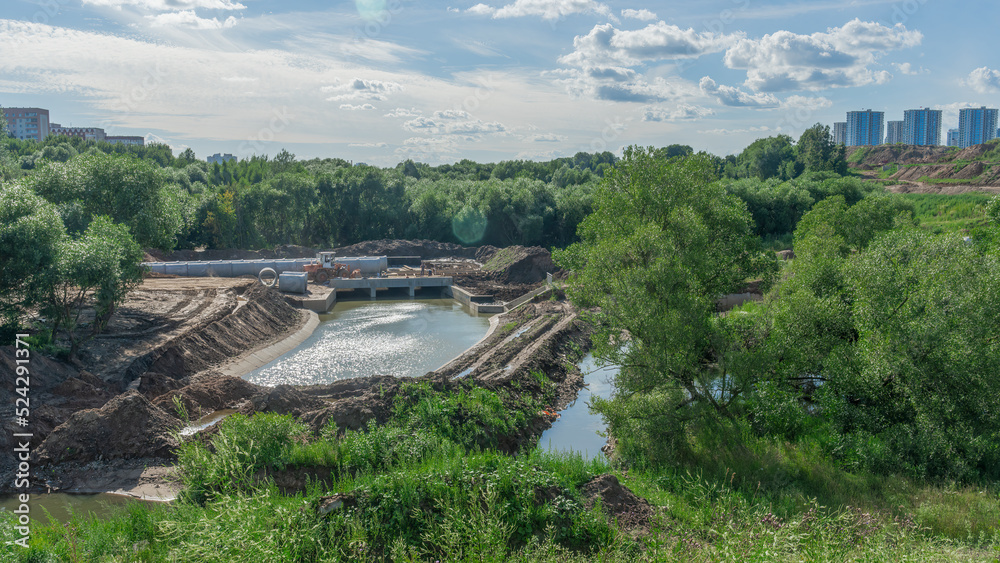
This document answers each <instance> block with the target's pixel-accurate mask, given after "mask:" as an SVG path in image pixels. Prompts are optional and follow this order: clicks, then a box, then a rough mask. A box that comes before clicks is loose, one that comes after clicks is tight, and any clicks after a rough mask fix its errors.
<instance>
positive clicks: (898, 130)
mask: <svg viewBox="0 0 1000 563" xmlns="http://www.w3.org/2000/svg"><path fill="white" fill-rule="evenodd" d="M902 142H903V122H902V121H886V122H885V143H886V144H887V145H895V144H896V143H902Z"/></svg>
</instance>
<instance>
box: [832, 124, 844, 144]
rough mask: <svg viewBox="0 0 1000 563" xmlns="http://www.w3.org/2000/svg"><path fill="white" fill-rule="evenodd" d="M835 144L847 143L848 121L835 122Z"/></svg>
mask: <svg viewBox="0 0 1000 563" xmlns="http://www.w3.org/2000/svg"><path fill="white" fill-rule="evenodd" d="M833 144H835V145H846V144H847V122H846V121H837V122H835V123H834V124H833Z"/></svg>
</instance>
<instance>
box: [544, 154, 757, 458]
mask: <svg viewBox="0 0 1000 563" xmlns="http://www.w3.org/2000/svg"><path fill="white" fill-rule="evenodd" d="M714 174H715V171H714V167H713V164H712V163H711V161H710V160H709V159H708V158H706V157H704V156H700V155H699V156H692V157H688V158H684V159H680V160H671V161H665V160H663V159H659V158H656V155H655V152H654V150H653V149H652V148H649V149H641V148H636V147H630V148H628V149H627V150H626V151H625V156H624V158H623V159H622V160H621V161H620V162H619V164H618V167H617V168H616V169H615V170H614V171H612V172H611V173H610V174H609V175H608V176H607V177H606V178H605V180H604V182H603V183H602V184H601V188H600V190H599V191H598V194H597V197H596V200H595V204H594V205H595V210H594V212H593V213H592V214H591V215H590V216H588V217H587V218H586V219H584V220H583V222H582V223H581V225H580V230H579V235H580V238H581V241H580V242H579V243H576V244H574V245H572V246H570V247H569V248H568V249H567V250H566V251H564V252H557V253H556V259H557V261H558V262H559V263H560V264H561V265H562V266H563V267H565V268H567V269H570V270H572V271H573V272H575V273H576V278H575V281H574V282H573V283H572V284H571V285H570V287H569V289H568V293H569V295H570V297H571V298H572V300H573V301H574V302H575V303H576V304H578V305H580V306H582V307H598V308H599V309H598V310H599V313H596V314H594V315H593V320H594V321H595V322H596V324H597V326H598V330H597V334H596V336H595V337H594V351H595V352H594V353H595V355H596V356H597V357H598V358H600V359H601V360H603V361H606V362H609V363H613V364H618V365H620V366H621V369H620V371H619V373H618V375H617V377H616V378H615V385H616V389H617V391H616V394H615V396H614V398H612V399H610V400H607V401H598V402H597V403H596V404H595V408H596V410H598V412H600V413H601V414H602V415H604V417H605V418H606V420H607V421H608V424H609V428H610V431H611V433H612V434H614V435H615V436H616V437H619V439H620V442H619V444H620V445H621V446H622V452H623V454H624V455H626V456H629V455H630V454H634V453H635V452H636V451H637V450H642V452H643V454H642V455H643V456H644V457H647V459H659V460H665V459H670V458H673V457H674V456H675V455H676V454H677V453H678V451H679V450H681V449H683V447H684V446H683V444H684V443H685V431H686V428H687V426H688V425H689V424H690V422H691V421H692V420H695V419H697V418H698V417H699V416H700V415H701V414H702V413H703V412H705V411H706V409H707V411H710V412H714V413H721V414H723V415H725V414H726V412H727V408H728V400H723V399H722V398H721V397H718V396H717V395H716V394H714V393H713V392H712V389H711V386H712V384H713V380H714V378H715V375H717V374H716V373H715V367H714V366H713V364H714V361H715V360H714V357H715V348H714V345H713V339H714V333H715V328H714V325H713V321H712V319H713V317H714V313H715V301H716V299H717V298H718V297H720V296H721V295H724V294H726V293H729V292H732V291H733V290H735V289H737V288H739V287H740V286H741V285H742V284H743V283H744V282H745V281H746V280H748V279H754V278H764V279H765V281H767V280H769V279H770V278H771V277H772V276H773V275H774V273H775V272H776V263H775V261H774V258H773V254H772V255H770V256H768V255H767V254H765V253H763V252H762V251H761V249H760V241H759V239H758V238H757V237H755V236H754V234H753V221H752V220H751V218H750V214H749V213H748V212H747V209H746V206H745V205H744V204H743V202H742V201H740V200H739V199H738V198H736V197H735V196H731V195H728V194H726V193H725V191H724V190H723V189H722V187H720V186H719V185H718V184H716V183H714V182H713V180H714V179H715V177H714Z"/></svg>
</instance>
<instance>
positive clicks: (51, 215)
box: [0, 184, 66, 342]
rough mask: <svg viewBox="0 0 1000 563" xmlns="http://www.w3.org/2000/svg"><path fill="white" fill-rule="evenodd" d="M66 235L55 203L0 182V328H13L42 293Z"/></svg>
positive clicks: (28, 191) (6, 340) (5, 335)
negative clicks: (0, 184) (1, 184)
mask: <svg viewBox="0 0 1000 563" xmlns="http://www.w3.org/2000/svg"><path fill="white" fill-rule="evenodd" d="M65 236H66V231H65V229H64V228H63V223H62V220H61V219H60V218H59V214H58V213H57V212H56V207H55V206H54V205H52V204H51V203H48V202H47V201H45V200H44V199H42V198H41V197H39V196H37V195H36V194H35V193H34V192H32V191H31V190H29V189H27V188H25V187H23V186H20V185H17V184H7V185H3V186H0V327H2V328H0V332H14V331H16V329H17V328H18V326H20V321H21V318H22V317H23V316H24V315H25V314H26V313H27V312H28V310H29V309H30V308H31V307H32V306H34V305H35V304H37V303H38V302H39V301H40V299H41V298H42V297H43V296H44V295H45V293H46V291H45V287H46V285H47V283H48V282H49V276H48V274H49V271H50V270H51V269H52V268H53V267H54V266H55V264H56V260H57V255H58V250H59V245H60V243H61V241H62V239H63V238H64V237H65ZM8 336H9V335H7V334H4V335H3V338H4V341H5V342H8V341H9V338H7V337H8Z"/></svg>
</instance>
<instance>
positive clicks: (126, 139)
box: [104, 135, 146, 147]
mask: <svg viewBox="0 0 1000 563" xmlns="http://www.w3.org/2000/svg"><path fill="white" fill-rule="evenodd" d="M104 140H105V141H107V142H109V143H113V144H119V145H133V146H137V147H141V146H144V145H145V144H146V139H145V137H134V136H121V135H108V136H106V137H104Z"/></svg>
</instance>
